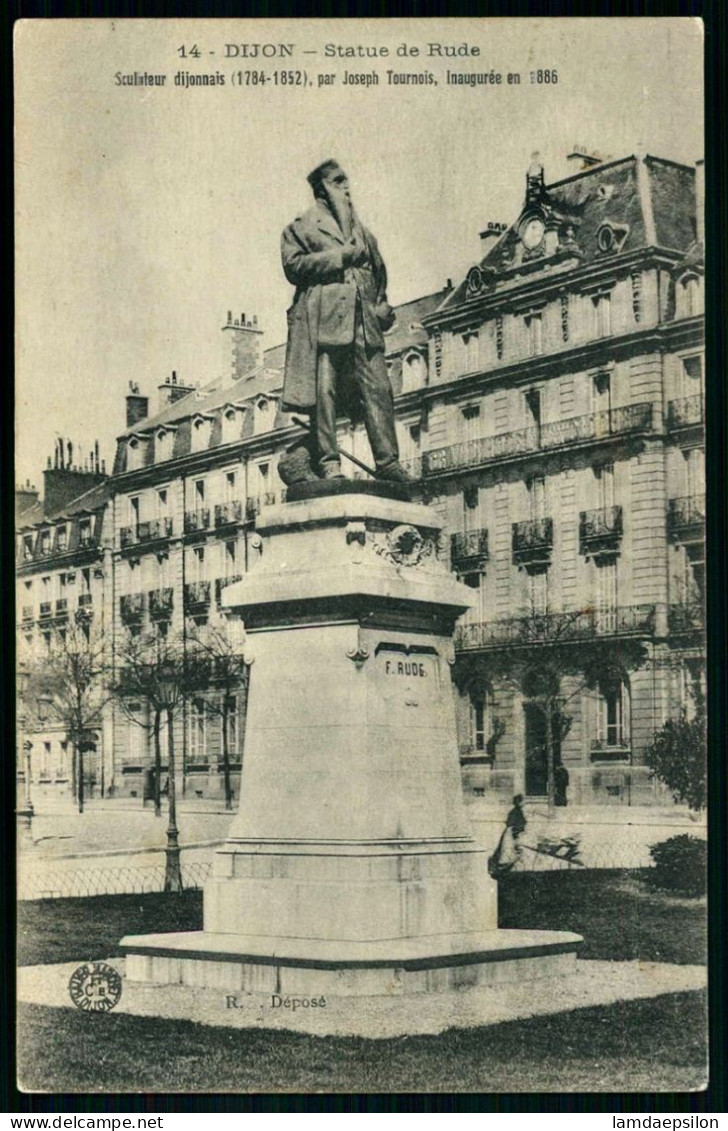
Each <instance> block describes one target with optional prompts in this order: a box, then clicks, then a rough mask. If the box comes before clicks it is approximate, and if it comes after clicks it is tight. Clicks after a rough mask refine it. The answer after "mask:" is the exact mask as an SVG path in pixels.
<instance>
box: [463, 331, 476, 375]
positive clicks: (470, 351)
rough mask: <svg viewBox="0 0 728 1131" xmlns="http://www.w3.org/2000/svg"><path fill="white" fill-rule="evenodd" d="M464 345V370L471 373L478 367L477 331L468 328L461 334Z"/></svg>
mask: <svg viewBox="0 0 728 1131" xmlns="http://www.w3.org/2000/svg"><path fill="white" fill-rule="evenodd" d="M463 345H464V346H465V372H466V373H473V372H474V371H475V370H476V369H477V368H478V332H477V330H469V331H468V332H467V333H465V334H463Z"/></svg>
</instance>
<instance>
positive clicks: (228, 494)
mask: <svg viewBox="0 0 728 1131" xmlns="http://www.w3.org/2000/svg"><path fill="white" fill-rule="evenodd" d="M236 486H237V476H236V475H235V472H234V471H226V472H225V502H226V503H232V502H234V501H235V489H236Z"/></svg>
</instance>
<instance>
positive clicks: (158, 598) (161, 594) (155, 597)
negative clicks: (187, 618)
mask: <svg viewBox="0 0 728 1131" xmlns="http://www.w3.org/2000/svg"><path fill="white" fill-rule="evenodd" d="M173 605H174V590H173V589H151V590H150V591H149V616H150V617H151V618H152V620H168V619H169V618H170V617H171V616H172V608H173Z"/></svg>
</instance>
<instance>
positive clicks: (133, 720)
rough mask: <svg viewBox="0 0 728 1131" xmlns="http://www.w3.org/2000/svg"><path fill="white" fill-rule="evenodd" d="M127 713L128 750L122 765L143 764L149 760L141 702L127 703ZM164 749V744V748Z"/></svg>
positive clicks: (123, 756)
mask: <svg viewBox="0 0 728 1131" xmlns="http://www.w3.org/2000/svg"><path fill="white" fill-rule="evenodd" d="M126 713H127V716H128V722H127V726H126V752H125V753H124V754H123V755H122V765H125V766H143V765H144V764H145V763H146V760H147V749H146V746H147V738H146V729H145V728H144V727H143V726H142V723H143V721H144V719H143V713H142V705H141V703H137V702H131V703H127V706H126ZM164 749H165V747H164V745H163V746H162V750H164Z"/></svg>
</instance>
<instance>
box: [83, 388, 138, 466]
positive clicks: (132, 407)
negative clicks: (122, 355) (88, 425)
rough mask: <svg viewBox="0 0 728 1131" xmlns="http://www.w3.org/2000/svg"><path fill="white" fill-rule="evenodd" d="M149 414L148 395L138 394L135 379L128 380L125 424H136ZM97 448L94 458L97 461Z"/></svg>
mask: <svg viewBox="0 0 728 1131" xmlns="http://www.w3.org/2000/svg"><path fill="white" fill-rule="evenodd" d="M147 416H149V397H142V396H140V394H139V386H138V384H137V383H136V381H130V382H129V392H128V393H127V394H126V426H127V428H132V427H133V426H134V425H135V424H138V423H139V421H140V420H144V419H145V417H147ZM98 454H99V453H98V450H97V452H96V458H97V463H98Z"/></svg>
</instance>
